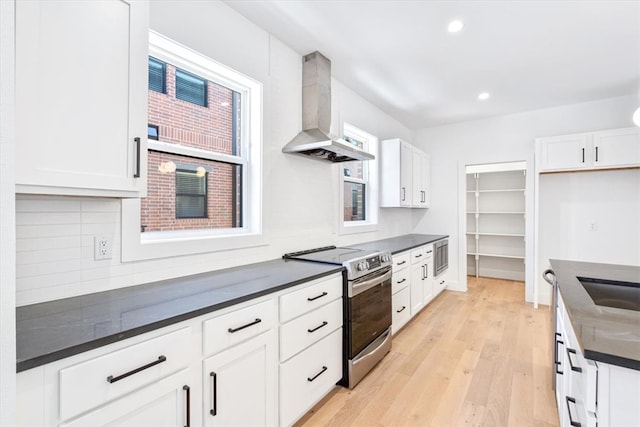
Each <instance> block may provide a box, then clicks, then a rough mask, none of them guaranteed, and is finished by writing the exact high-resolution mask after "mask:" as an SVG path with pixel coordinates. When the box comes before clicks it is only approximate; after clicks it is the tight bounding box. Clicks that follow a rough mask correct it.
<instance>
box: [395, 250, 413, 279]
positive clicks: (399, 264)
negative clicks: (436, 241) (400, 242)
mask: <svg viewBox="0 0 640 427" xmlns="http://www.w3.org/2000/svg"><path fill="white" fill-rule="evenodd" d="M410 260H411V254H410V253H409V252H402V253H401V254H397V255H394V256H393V266H392V267H391V268H392V271H393V273H394V274H395V272H396V271H400V270H402V269H404V268H406V267H408V266H409V263H410Z"/></svg>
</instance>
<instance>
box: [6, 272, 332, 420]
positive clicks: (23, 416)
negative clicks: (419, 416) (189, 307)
mask: <svg viewBox="0 0 640 427" xmlns="http://www.w3.org/2000/svg"><path fill="white" fill-rule="evenodd" d="M278 317H279V318H280V324H281V326H279V322H278ZM279 349H280V357H279V356H278V350H279ZM341 378H342V273H338V274H333V275H331V276H327V277H324V278H320V279H317V280H314V281H311V282H308V283H306V284H305V283H303V284H300V285H297V286H295V287H294V288H291V289H289V290H284V291H280V292H277V293H274V294H271V295H268V296H264V297H260V298H256V299H255V300H251V301H247V302H244V303H241V304H237V305H235V306H231V307H226V308H224V309H221V310H219V311H216V312H212V313H209V314H205V315H202V316H199V317H196V318H193V319H190V320H186V321H184V322H180V323H177V324H174V325H171V326H167V327H165V328H161V329H157V330H154V331H151V332H148V333H145V334H142V335H139V336H136V337H132V338H128V339H126V340H123V341H119V342H116V343H113V344H109V345H106V346H103V347H99V348H96V349H94V350H90V351H87V352H85V353H80V354H77V355H75V356H71V357H68V358H65V359H60V360H57V361H55V362H52V363H49V364H46V365H42V366H38V367H36V368H33V369H29V370H27V371H23V372H19V373H18V374H17V384H16V386H17V387H16V420H17V423H16V425H17V426H20V427H22V426H34V427H36V426H37V427H42V426H47V427H49V426H65V427H71V426H73V427H78V426H87V427H89V426H90V427H97V426H130V427H141V426H148V427H158V426H161V427H164V426H166V427H169V426H186V427H190V426H275V425H279V424H280V425H288V424H292V423H293V422H295V421H296V420H297V419H299V418H300V417H301V416H302V415H304V413H305V412H306V411H308V410H309V409H310V408H311V407H312V406H313V405H315V404H316V403H317V402H318V401H319V400H320V399H321V398H322V397H323V396H324V395H326V394H327V393H328V392H329V391H331V390H332V389H333V387H335V385H336V383H337V382H338V381H339V380H340V379H341ZM279 384H281V385H282V387H284V389H282V388H281V389H279ZM279 399H280V400H279Z"/></svg>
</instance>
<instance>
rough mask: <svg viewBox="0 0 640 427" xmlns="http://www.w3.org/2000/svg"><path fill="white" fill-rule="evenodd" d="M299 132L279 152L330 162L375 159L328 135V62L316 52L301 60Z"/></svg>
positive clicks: (329, 107) (329, 106)
mask: <svg viewBox="0 0 640 427" xmlns="http://www.w3.org/2000/svg"><path fill="white" fill-rule="evenodd" d="M302 61H303V62H302V132H300V133H299V134H298V135H296V137H295V138H293V140H291V142H289V143H288V144H287V145H285V146H284V148H283V149H282V152H284V153H291V154H300V155H304V156H308V157H312V158H315V159H319V160H327V161H330V162H348V161H352V160H372V159H374V156H373V155H372V154H369V153H367V152H366V151H363V150H361V149H359V148H358V147H356V146H355V145H353V144H350V143H348V142H347V141H345V140H344V139H340V138H337V137H335V136H333V135H331V134H330V132H329V130H330V127H331V61H329V59H327V58H326V57H325V56H324V55H322V54H321V53H320V52H318V51H316V52H313V53H310V54H308V55H305V56H304V57H303V59H302Z"/></svg>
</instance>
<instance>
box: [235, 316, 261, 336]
mask: <svg viewBox="0 0 640 427" xmlns="http://www.w3.org/2000/svg"><path fill="white" fill-rule="evenodd" d="M260 322H262V319H260V318H256V320H254V321H253V322H251V323H247V324H246V325H242V326H238V327H237V328H229V329H228V331H229V333H231V334H233V333H234V332H238V331H241V330H243V329H244V328H248V327H249V326H253V325H257V324H258V323H260Z"/></svg>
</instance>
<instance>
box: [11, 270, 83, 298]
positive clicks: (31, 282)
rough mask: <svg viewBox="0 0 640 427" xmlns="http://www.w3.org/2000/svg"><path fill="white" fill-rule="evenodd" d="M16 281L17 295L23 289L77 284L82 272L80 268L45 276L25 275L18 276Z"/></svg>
mask: <svg viewBox="0 0 640 427" xmlns="http://www.w3.org/2000/svg"><path fill="white" fill-rule="evenodd" d="M16 282H17V283H16V285H17V286H16V287H17V289H18V295H20V293H22V292H23V291H27V290H32V289H44V288H50V287H59V286H63V285H65V286H68V285H74V284H78V285H79V284H80V283H81V282H82V272H81V271H80V270H77V271H70V272H64V273H53V274H48V275H47V276H46V277H43V276H25V277H20V278H18V279H17V281H16ZM43 301H44V300H43Z"/></svg>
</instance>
